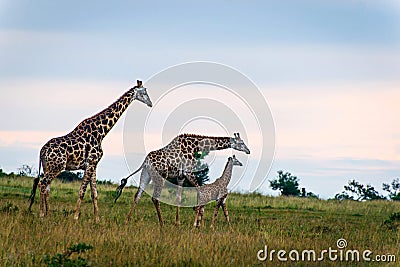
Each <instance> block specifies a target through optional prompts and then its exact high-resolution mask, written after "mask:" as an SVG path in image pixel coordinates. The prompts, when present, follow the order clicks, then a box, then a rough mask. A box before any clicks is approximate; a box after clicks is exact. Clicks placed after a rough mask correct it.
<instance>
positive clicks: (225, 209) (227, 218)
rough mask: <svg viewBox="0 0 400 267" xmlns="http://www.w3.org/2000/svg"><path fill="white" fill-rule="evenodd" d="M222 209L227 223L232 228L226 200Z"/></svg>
mask: <svg viewBox="0 0 400 267" xmlns="http://www.w3.org/2000/svg"><path fill="white" fill-rule="evenodd" d="M222 209H223V211H224V215H225V219H226V222H227V223H228V225H229V226H231V222H230V221H229V215H228V210H227V208H226V204H225V200H224V202H223V203H222Z"/></svg>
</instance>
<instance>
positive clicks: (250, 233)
mask: <svg viewBox="0 0 400 267" xmlns="http://www.w3.org/2000/svg"><path fill="white" fill-rule="evenodd" d="M31 186H32V179H28V178H0V225H1V226H0V241H1V242H0V266H45V265H46V263H45V259H46V257H47V258H49V257H50V258H51V257H53V256H54V255H57V254H59V253H65V252H66V251H67V250H68V247H70V246H73V245H74V244H80V243H85V244H88V245H91V246H93V249H92V250H90V251H87V252H84V253H82V254H81V255H79V257H82V258H84V259H85V260H87V262H88V263H89V264H90V265H91V266H138V265H140V266H154V265H162V266H226V265H231V266H262V265H265V264H266V263H267V264H268V263H269V264H270V265H281V266H286V265H288V263H279V262H278V261H277V258H276V257H275V259H274V262H272V263H271V262H260V261H259V260H258V259H257V252H258V251H259V250H260V249H263V248H264V246H265V245H267V246H268V248H269V249H275V250H277V251H278V250H280V249H284V250H286V251H288V252H289V251H290V250H292V249H296V250H298V251H300V252H301V251H302V250H305V249H314V250H315V251H317V252H318V253H319V251H320V250H322V249H328V248H329V247H332V248H333V249H336V248H337V247H336V241H337V240H338V239H339V238H345V239H346V240H347V243H348V247H347V248H348V249H358V250H360V251H362V250H365V249H369V250H371V251H372V252H373V253H374V254H373V255H375V254H393V255H396V260H397V262H396V263H391V264H385V266H398V264H399V262H400V241H399V240H400V231H399V226H398V225H399V223H398V222H397V221H393V220H391V224H390V225H388V224H387V223H384V222H385V221H388V219H389V218H390V215H391V214H393V213H395V212H399V211H400V203H398V202H397V203H396V202H389V201H371V202H354V201H343V202H338V201H327V200H318V199H306V198H287V197H266V196H262V195H260V194H248V195H242V194H230V195H229V196H228V199H227V206H228V210H229V214H230V218H231V223H232V226H231V227H230V228H229V227H228V226H227V224H226V223H225V218H224V216H223V213H222V210H221V211H220V214H219V216H218V221H217V224H216V227H215V229H209V227H208V226H209V224H210V222H211V217H212V215H213V210H214V204H209V205H207V206H206V212H205V222H206V227H205V228H201V229H193V227H192V224H193V219H194V214H193V210H192V209H191V208H182V209H181V224H182V225H181V226H180V227H179V228H177V227H175V226H174V220H175V208H174V207H172V206H168V205H165V204H161V210H162V213H163V217H164V220H165V226H164V228H163V229H160V228H159V225H158V220H157V215H156V212H155V209H154V206H153V203H152V202H151V198H150V197H149V196H147V195H144V196H143V197H142V199H141V200H140V202H139V204H138V206H137V208H136V210H135V213H134V215H133V218H132V221H131V223H130V224H129V225H127V226H125V225H124V220H125V218H126V215H127V213H128V211H129V208H130V205H131V203H132V201H133V195H134V193H135V191H136V190H135V189H134V188H126V189H125V190H124V193H123V194H122V196H121V198H120V199H119V200H118V202H117V204H114V203H113V196H114V195H113V194H114V191H115V188H116V186H109V185H99V186H98V191H99V211H100V218H101V221H100V223H98V224H96V223H95V222H94V219H93V212H92V209H93V207H92V204H91V199H90V192H89V191H88V192H87V194H86V196H85V200H84V203H83V205H82V216H81V218H80V220H79V222H78V223H75V222H74V220H73V215H74V210H75V205H76V201H77V195H78V189H79V186H80V184H77V183H71V184H63V183H60V182H58V181H55V182H54V183H53V184H52V187H51V193H50V201H51V212H52V214H51V217H47V218H44V219H40V218H39V216H38V213H39V204H38V198H39V197H38V194H37V196H36V203H35V205H34V207H33V212H32V213H28V212H27V207H28V204H29V203H28V200H27V198H28V196H29V193H30V189H31ZM88 190H89V189H88ZM71 257H78V255H72V256H71ZM289 263H291V262H289ZM293 264H294V263H292V265H293ZM339 264H341V265H342V266H356V265H357V264H356V263H355V262H330V261H329V260H325V261H324V263H323V264H322V265H324V266H326V265H339ZM299 265H301V266H315V265H321V263H319V264H318V263H315V262H307V261H305V262H300V263H299ZM358 265H359V266H365V265H366V263H365V262H360V263H358ZM372 265H375V266H382V263H375V264H372Z"/></svg>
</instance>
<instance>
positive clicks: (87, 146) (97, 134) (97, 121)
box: [29, 80, 152, 221]
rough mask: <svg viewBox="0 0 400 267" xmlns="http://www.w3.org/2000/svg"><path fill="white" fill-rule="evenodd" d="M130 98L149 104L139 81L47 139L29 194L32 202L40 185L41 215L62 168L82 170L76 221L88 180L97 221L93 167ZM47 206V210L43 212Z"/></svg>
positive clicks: (47, 212)
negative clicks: (69, 129) (72, 126)
mask: <svg viewBox="0 0 400 267" xmlns="http://www.w3.org/2000/svg"><path fill="white" fill-rule="evenodd" d="M133 100H139V101H140V102H143V103H145V104H146V105H147V106H149V107H151V106H152V103H151V100H150V98H149V96H148V94H147V91H146V88H145V87H143V86H142V81H139V80H138V81H137V85H136V86H134V87H132V88H131V89H129V90H128V91H127V92H126V93H125V94H123V95H122V96H121V97H120V98H119V99H118V100H117V101H115V102H114V103H112V104H111V105H110V106H109V107H107V108H106V109H104V110H103V111H100V112H99V113H97V114H96V115H94V116H92V117H90V118H87V119H85V120H83V121H82V122H81V123H80V124H79V125H78V126H77V127H76V128H75V129H74V130H73V131H72V132H70V133H69V134H67V135H64V136H61V137H56V138H53V139H51V140H50V141H48V142H47V143H46V144H45V145H44V146H43V147H42V149H41V150H40V160H39V175H38V177H37V178H36V179H35V180H34V182H33V187H32V192H31V195H30V197H29V199H30V201H31V203H30V205H29V210H31V207H32V204H33V202H34V199H35V194H36V189H37V186H39V188H40V217H44V216H45V215H48V214H49V212H50V206H49V205H50V203H49V196H50V184H51V181H52V180H53V179H54V178H55V177H57V175H58V174H60V172H61V171H63V170H84V171H85V175H84V177H83V181H82V185H81V187H80V190H79V198H78V203H77V208H76V212H75V217H74V219H75V220H78V219H79V215H80V207H81V203H82V199H83V197H84V195H85V191H86V188H87V185H88V183H90V190H91V196H92V201H93V209H94V216H95V219H96V221H99V215H98V207H97V188H96V168H97V164H98V162H99V161H100V159H101V158H102V156H103V150H102V148H101V143H102V141H103V138H104V137H105V136H106V135H107V134H108V132H109V131H110V130H111V129H112V127H113V126H114V125H115V123H116V122H117V121H118V119H119V118H120V117H121V115H122V113H124V111H125V110H126V109H127V108H128V106H129V105H130V104H131V102H132V101H133ZM41 167H43V171H44V177H43V178H42V179H41V180H40V181H39V177H40V170H41ZM44 209H46V213H45V212H44Z"/></svg>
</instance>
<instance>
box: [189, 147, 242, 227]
mask: <svg viewBox="0 0 400 267" xmlns="http://www.w3.org/2000/svg"><path fill="white" fill-rule="evenodd" d="M233 166H243V164H242V163H241V162H240V161H239V160H238V159H236V156H235V155H233V156H232V157H229V158H228V162H227V163H226V165H225V169H224V172H223V173H222V175H221V177H219V178H218V179H217V180H215V181H214V182H213V183H211V184H206V185H203V186H201V187H199V188H198V193H197V204H198V206H196V207H195V211H196V216H195V219H194V226H195V227H199V226H200V222H203V223H204V221H203V215H204V206H205V205H206V204H207V203H208V202H210V201H212V200H216V201H217V205H216V206H215V211H214V217H213V219H212V222H211V226H210V227H211V228H212V227H213V226H214V223H215V220H216V218H217V215H218V211H219V208H220V207H221V206H222V209H223V211H224V215H225V218H226V221H227V223H228V225H230V222H229V216H228V210H227V209H226V204H225V200H226V197H227V196H228V184H229V182H230V181H231V177H232V169H233Z"/></svg>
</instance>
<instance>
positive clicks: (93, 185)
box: [90, 173, 100, 222]
mask: <svg viewBox="0 0 400 267" xmlns="http://www.w3.org/2000/svg"><path fill="white" fill-rule="evenodd" d="M90 192H91V196H92V202H93V213H94V218H95V220H96V222H100V219H99V207H98V206H97V186H96V173H94V174H93V176H92V179H90Z"/></svg>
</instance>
